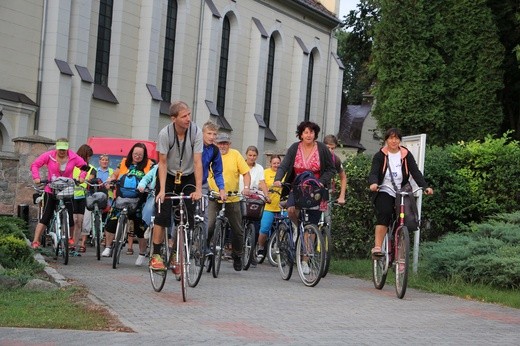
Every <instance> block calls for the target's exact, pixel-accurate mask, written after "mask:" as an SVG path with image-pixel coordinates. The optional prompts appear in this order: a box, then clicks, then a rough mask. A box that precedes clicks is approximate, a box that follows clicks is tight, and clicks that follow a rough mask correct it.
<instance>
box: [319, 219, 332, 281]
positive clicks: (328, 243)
mask: <svg viewBox="0 0 520 346" xmlns="http://www.w3.org/2000/svg"><path fill="white" fill-rule="evenodd" d="M330 226H331V225H330V222H327V223H326V224H325V225H324V226H323V227H322V228H321V235H322V237H323V244H324V246H325V263H324V265H323V273H322V274H321V277H322V278H324V277H325V276H326V275H327V273H328V272H329V267H330V260H331V258H332V236H331V232H330Z"/></svg>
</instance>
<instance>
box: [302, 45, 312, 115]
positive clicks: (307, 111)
mask: <svg viewBox="0 0 520 346" xmlns="http://www.w3.org/2000/svg"><path fill="white" fill-rule="evenodd" d="M313 73H314V55H313V54H312V52H311V54H309V69H308V71H307V93H306V95H305V116H304V120H305V121H309V119H310V118H311V98H312V75H313Z"/></svg>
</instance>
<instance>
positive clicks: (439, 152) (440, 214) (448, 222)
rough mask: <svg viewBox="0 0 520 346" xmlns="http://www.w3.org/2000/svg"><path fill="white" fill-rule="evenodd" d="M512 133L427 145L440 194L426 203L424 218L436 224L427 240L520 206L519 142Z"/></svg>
mask: <svg viewBox="0 0 520 346" xmlns="http://www.w3.org/2000/svg"><path fill="white" fill-rule="evenodd" d="M508 136H509V134H505V135H504V136H502V137H500V138H497V139H494V138H492V137H491V136H487V137H486V139H485V140H484V141H483V142H480V141H471V142H468V143H462V142H461V143H459V144H455V145H450V146H448V147H446V148H440V147H432V148H428V150H427V151H426V158H425V176H426V180H427V181H428V182H429V183H430V184H431V186H432V187H433V188H434V189H435V194H434V195H433V196H431V197H428V198H427V199H426V200H425V203H423V220H428V221H429V224H430V225H431V228H430V229H427V230H425V231H424V232H423V234H422V238H423V240H435V239H438V238H439V237H441V236H442V235H444V234H447V233H449V232H461V231H464V230H465V229H466V228H465V225H467V224H470V223H472V222H477V223H479V222H481V221H483V220H485V219H486V218H487V217H489V216H491V215H494V214H497V213H511V212H515V211H518V210H519V209H520V207H519V203H520V165H518V162H520V146H519V143H518V142H517V141H512V140H510V139H509V137H508Z"/></svg>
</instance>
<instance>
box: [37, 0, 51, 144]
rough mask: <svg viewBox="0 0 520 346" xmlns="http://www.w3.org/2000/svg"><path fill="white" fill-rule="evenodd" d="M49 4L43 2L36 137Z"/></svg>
mask: <svg viewBox="0 0 520 346" xmlns="http://www.w3.org/2000/svg"><path fill="white" fill-rule="evenodd" d="M47 3H48V0H44V1H43V16H42V27H41V35H40V58H39V59H38V81H37V84H36V104H37V105H38V109H37V110H36V113H35V114H34V135H38V129H39V125H40V110H41V100H42V79H43V78H42V76H43V58H44V57H43V54H44V52H45V36H46V35H45V31H46V30H47Z"/></svg>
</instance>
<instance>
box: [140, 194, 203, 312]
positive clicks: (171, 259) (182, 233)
mask: <svg viewBox="0 0 520 346" xmlns="http://www.w3.org/2000/svg"><path fill="white" fill-rule="evenodd" d="M164 198H165V200H166V199H170V200H172V201H174V200H178V201H179V203H178V204H177V205H173V206H172V208H173V209H174V213H175V210H177V211H178V215H179V222H178V223H177V225H176V233H177V235H176V240H177V241H176V252H175V254H172V255H171V256H170V253H169V249H168V236H167V231H166V228H165V234H164V237H163V238H164V240H163V246H162V247H161V248H162V250H161V253H160V256H161V258H162V259H163V261H164V263H169V264H170V266H171V269H172V272H173V273H175V270H176V268H177V267H178V268H179V271H180V274H179V276H178V277H177V275H176V279H177V280H178V281H180V282H181V291H182V300H183V301H184V302H185V301H186V298H187V286H188V285H189V286H190V287H195V286H196V285H197V284H198V282H199V280H200V276H201V275H202V266H203V264H204V257H203V256H204V254H203V252H202V251H201V250H200V251H199V249H202V245H203V244H204V243H203V242H201V241H200V239H201V238H200V237H202V240H203V239H204V227H203V225H202V221H203V217H201V216H200V215H198V214H199V210H200V208H199V203H197V205H196V206H195V211H196V213H195V214H196V215H194V217H195V220H196V221H195V226H194V228H195V227H196V232H197V234H198V236H197V240H198V243H197V244H195V242H194V241H193V239H194V238H191V237H192V236H193V235H194V234H195V232H194V230H190V232H188V231H187V230H189V223H188V222H187V220H186V214H187V210H186V205H185V203H184V200H186V199H190V200H191V196H186V195H184V193H183V192H181V193H180V194H178V195H177V194H175V193H174V192H167V193H166V195H165V197H164ZM158 210H159V212H160V210H161V203H160V202H159V205H158ZM152 232H153V231H152ZM150 237H152V239H153V234H151V235H150ZM189 238H191V239H192V240H191V244H193V246H194V248H197V250H195V252H197V254H194V255H192V254H191V253H190V252H191V244H190V240H189ZM151 251H152V250H151ZM151 254H152V252H151ZM194 256H197V258H196V259H195V257H194ZM192 259H193V263H192V262H191V260H192ZM192 264H193V266H194V267H196V268H191V267H192ZM149 270H150V278H151V280H152V286H153V287H154V289H155V290H156V291H157V292H159V291H160V290H161V289H162V287H163V286H164V282H165V280H166V271H165V270H156V269H152V268H150V269H149ZM192 271H193V273H192ZM160 272H162V273H160ZM191 273H192V274H193V277H191V275H190V274H191ZM156 276H157V278H156Z"/></svg>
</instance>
